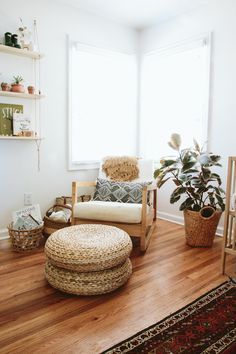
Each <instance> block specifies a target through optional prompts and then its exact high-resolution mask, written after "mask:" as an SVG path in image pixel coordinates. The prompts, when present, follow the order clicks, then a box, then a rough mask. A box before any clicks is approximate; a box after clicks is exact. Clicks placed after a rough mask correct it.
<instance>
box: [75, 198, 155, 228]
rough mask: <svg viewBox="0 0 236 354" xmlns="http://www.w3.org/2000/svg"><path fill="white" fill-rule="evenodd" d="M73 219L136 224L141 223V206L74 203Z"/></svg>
mask: <svg viewBox="0 0 236 354" xmlns="http://www.w3.org/2000/svg"><path fill="white" fill-rule="evenodd" d="M148 208H149V207H148ZM147 211H148V210H147ZM74 217H75V218H80V219H90V220H101V221H113V222H125V223H131V224H138V223H140V222H141V217H142V204H135V203H119V202H102V201H89V202H83V203H76V204H75V205H74Z"/></svg>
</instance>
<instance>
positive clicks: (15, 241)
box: [8, 223, 43, 252]
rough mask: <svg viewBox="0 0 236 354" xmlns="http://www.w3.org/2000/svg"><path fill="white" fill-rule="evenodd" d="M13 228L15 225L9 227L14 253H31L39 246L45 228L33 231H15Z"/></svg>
mask: <svg viewBox="0 0 236 354" xmlns="http://www.w3.org/2000/svg"><path fill="white" fill-rule="evenodd" d="M12 226H13V223H11V224H10V225H9V226H8V232H9V235H10V239H11V243H12V247H13V250H14V251H16V252H25V251H31V250H33V249H34V248H37V247H38V246H39V244H40V241H41V239H42V231H43V226H41V227H38V228H37V229H33V230H14V229H13V228H12Z"/></svg>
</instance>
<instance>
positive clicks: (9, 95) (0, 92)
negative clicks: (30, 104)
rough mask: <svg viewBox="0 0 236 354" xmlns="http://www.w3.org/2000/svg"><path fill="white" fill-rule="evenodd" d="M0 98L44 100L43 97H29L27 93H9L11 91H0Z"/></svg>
mask: <svg viewBox="0 0 236 354" xmlns="http://www.w3.org/2000/svg"><path fill="white" fill-rule="evenodd" d="M0 96H4V97H17V98H27V99H30V100H35V99H36V100H39V99H40V98H44V97H45V96H44V95H38V94H36V95H31V94H29V93H19V92H11V91H0Z"/></svg>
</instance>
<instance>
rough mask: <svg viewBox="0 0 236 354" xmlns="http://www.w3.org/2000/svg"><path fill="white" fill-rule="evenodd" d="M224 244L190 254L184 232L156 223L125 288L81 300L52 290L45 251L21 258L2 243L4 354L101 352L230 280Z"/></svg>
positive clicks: (0, 329) (0, 347) (0, 336)
mask: <svg viewBox="0 0 236 354" xmlns="http://www.w3.org/2000/svg"><path fill="white" fill-rule="evenodd" d="M221 243H222V239H221V238H220V237H216V239H215V242H214V246H213V248H210V249H199V248H198V249H194V248H190V247H188V246H187V245H185V239H184V231H183V227H182V226H180V225H177V224H173V223H169V222H166V221H161V220H158V221H157V227H156V231H155V235H154V236H153V238H152V240H151V243H150V246H149V249H148V251H147V252H146V254H145V255H140V254H139V250H138V248H137V247H135V249H134V252H133V254H132V263H133V275H132V277H131V278H130V280H129V282H128V283H127V284H126V285H125V286H124V287H122V288H120V289H119V290H117V291H115V292H113V293H111V294H107V295H103V296H95V297H77V296H70V295H66V294H62V293H60V292H59V291H56V290H54V289H53V288H51V287H50V286H49V285H48V284H47V282H46V281H45V279H44V273H43V272H44V262H45V257H44V254H43V248H41V249H39V250H37V251H36V252H34V253H31V254H27V255H22V254H18V253H14V252H12V251H11V249H10V246H9V242H8V241H7V240H5V241H0V353H44V354H45V353H60V354H61V353H76V354H96V353H100V352H101V351H102V350H105V349H107V348H109V347H110V346H112V345H114V344H116V343H118V342H120V341H121V340H124V339H125V338H127V337H129V336H131V335H133V334H135V333H136V332H137V331H140V330H141V329H143V328H145V327H147V326H149V325H151V324H153V323H155V322H157V321H159V320H161V319H162V318H164V317H165V316H167V315H169V314H170V313H171V312H173V311H176V310H178V309H179V308H181V307H182V306H184V305H186V304H187V303H189V302H191V301H193V300H194V299H196V298H197V297H199V296H200V295H202V294H203V293H205V292H206V291H208V290H210V289H211V288H213V287H215V286H217V285H218V284H220V283H222V282H223V281H225V280H226V279H227V276H223V275H221V274H220V253H221ZM233 262H235V260H231V259H229V260H228V264H229V266H228V270H227V271H228V272H231V271H232V269H233V267H234V268H235V264H233ZM231 268H232V269H231ZM234 270H235V269H234Z"/></svg>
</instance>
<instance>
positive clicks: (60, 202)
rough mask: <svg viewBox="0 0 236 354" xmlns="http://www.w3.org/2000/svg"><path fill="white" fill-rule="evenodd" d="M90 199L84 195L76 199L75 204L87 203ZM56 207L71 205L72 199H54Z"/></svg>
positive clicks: (64, 197)
mask: <svg viewBox="0 0 236 354" xmlns="http://www.w3.org/2000/svg"><path fill="white" fill-rule="evenodd" d="M90 199H91V195H88V194H84V195H80V196H78V197H77V203H79V202H88V201H89V200H90ZM56 204H57V205H65V204H72V197H66V196H62V197H57V198H56Z"/></svg>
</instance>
